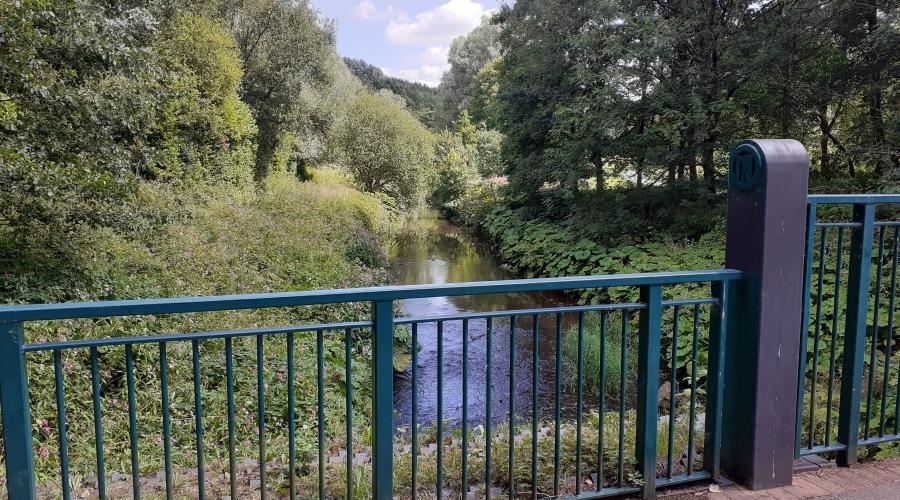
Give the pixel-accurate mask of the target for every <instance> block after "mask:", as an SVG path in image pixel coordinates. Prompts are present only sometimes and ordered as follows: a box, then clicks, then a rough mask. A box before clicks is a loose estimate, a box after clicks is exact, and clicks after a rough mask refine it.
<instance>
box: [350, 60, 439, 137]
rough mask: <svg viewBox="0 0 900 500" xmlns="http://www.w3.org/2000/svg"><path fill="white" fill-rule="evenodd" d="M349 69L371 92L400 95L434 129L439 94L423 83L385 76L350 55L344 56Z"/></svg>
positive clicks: (437, 116) (437, 115)
mask: <svg viewBox="0 0 900 500" xmlns="http://www.w3.org/2000/svg"><path fill="white" fill-rule="evenodd" d="M344 63H345V64H346V65H347V67H348V68H349V69H350V71H351V72H352V73H353V74H354V75H355V76H356V77H357V78H359V79H360V81H362V83H363V85H365V86H366V88H368V89H369V90H370V91H372V92H378V91H379V90H382V89H386V90H389V91H391V92H392V93H394V94H396V95H398V96H400V97H402V98H403V100H404V101H405V102H406V105H407V107H409V109H410V110H412V112H413V113H415V115H416V116H417V117H418V118H419V120H421V121H422V123H424V124H425V125H427V126H428V127H430V128H432V129H435V128H437V125H438V123H439V119H440V115H439V113H440V107H441V95H440V93H439V92H438V90H437V89H435V88H433V87H429V86H428V85H425V84H423V83H417V82H410V81H407V80H404V79H402V78H396V77H393V76H387V75H385V74H384V71H382V70H381V68H379V67H377V66H372V65H371V64H369V63H367V62H365V61H363V60H360V59H353V58H350V57H345V58H344Z"/></svg>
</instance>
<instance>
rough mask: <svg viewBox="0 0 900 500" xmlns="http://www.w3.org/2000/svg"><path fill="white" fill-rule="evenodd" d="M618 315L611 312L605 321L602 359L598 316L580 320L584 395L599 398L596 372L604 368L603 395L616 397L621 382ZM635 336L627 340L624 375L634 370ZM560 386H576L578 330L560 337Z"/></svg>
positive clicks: (599, 389)
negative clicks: (604, 346)
mask: <svg viewBox="0 0 900 500" xmlns="http://www.w3.org/2000/svg"><path fill="white" fill-rule="evenodd" d="M621 315H622V313H621V312H613V313H611V314H610V315H609V318H608V319H607V328H606V353H605V360H604V361H602V362H601V360H603V358H604V356H602V354H603V353H602V352H601V350H602V349H601V340H600V313H587V314H585V319H584V335H583V343H582V359H583V365H582V381H583V388H584V392H585V394H593V395H595V396H596V395H599V394H600V392H601V387H600V371H601V366H602V367H603V368H604V373H605V379H606V387H605V388H603V393H604V394H606V395H607V396H613V397H616V398H618V397H619V396H620V394H619V392H620V385H621V384H620V383H621V380H622V319H621V317H622V316H621ZM636 338H637V336H636V335H631V337H629V339H628V340H629V341H628V345H627V346H626V347H627V349H626V351H625V356H626V359H625V363H626V372H628V373H630V372H632V371H634V367H635V366H636V363H637V342H636ZM563 383H564V384H565V385H566V386H567V387H572V388H574V387H577V383H578V328H577V327H574V328H571V329H569V330H568V331H567V332H566V333H565V336H564V337H563Z"/></svg>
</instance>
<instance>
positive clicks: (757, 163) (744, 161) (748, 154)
mask: <svg viewBox="0 0 900 500" xmlns="http://www.w3.org/2000/svg"><path fill="white" fill-rule="evenodd" d="M763 175H765V159H764V157H763V156H762V153H761V152H760V151H759V149H758V147H757V146H756V144H753V143H752V142H743V143H741V144H738V146H737V147H736V148H734V150H733V151H732V152H731V157H730V158H729V160H728V178H729V179H728V180H729V184H730V185H731V187H732V188H733V189H737V190H739V191H751V190H753V189H755V188H756V187H759V186H760V185H761V184H762V182H761V181H762V178H763Z"/></svg>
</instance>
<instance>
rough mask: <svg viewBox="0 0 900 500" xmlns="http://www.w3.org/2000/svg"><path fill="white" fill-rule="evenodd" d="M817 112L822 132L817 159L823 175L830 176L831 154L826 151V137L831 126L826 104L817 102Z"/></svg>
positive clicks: (827, 138)
mask: <svg viewBox="0 0 900 500" xmlns="http://www.w3.org/2000/svg"><path fill="white" fill-rule="evenodd" d="M817 113H818V115H819V130H820V131H821V132H822V135H821V137H820V138H819V150H820V156H821V158H820V159H819V163H820V165H819V168H820V170H821V172H822V175H823V176H825V177H831V176H832V174H833V172H832V171H831V155H830V154H829V152H828V142H829V141H830V140H831V139H830V138H829V137H828V134H829V133H830V132H831V127H830V126H829V124H828V104H826V103H822V104H819V109H818V110H817Z"/></svg>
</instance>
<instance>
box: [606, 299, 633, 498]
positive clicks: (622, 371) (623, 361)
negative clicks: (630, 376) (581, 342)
mask: <svg viewBox="0 0 900 500" xmlns="http://www.w3.org/2000/svg"><path fill="white" fill-rule="evenodd" d="M629 312H630V311H629V310H628V309H622V348H621V349H619V457H618V459H619V464H618V465H619V468H618V472H619V477H618V485H619V488H624V487H625V388H626V384H625V381H626V380H627V373H628V366H627V363H628V323H629V321H628V314H629ZM602 425H603V424H602V423H601V428H602Z"/></svg>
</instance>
